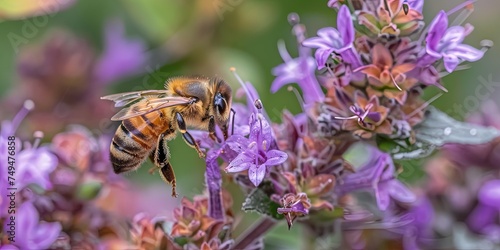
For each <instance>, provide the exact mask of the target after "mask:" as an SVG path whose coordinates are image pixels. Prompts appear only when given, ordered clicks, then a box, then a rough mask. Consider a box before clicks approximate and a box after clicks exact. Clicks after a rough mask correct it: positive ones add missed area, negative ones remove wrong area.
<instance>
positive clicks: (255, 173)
mask: <svg viewBox="0 0 500 250" xmlns="http://www.w3.org/2000/svg"><path fill="white" fill-rule="evenodd" d="M266 170H267V169H266V165H264V164H262V165H260V166H255V165H253V166H252V167H250V168H249V169H248V178H249V179H250V181H251V182H252V183H253V184H254V185H255V186H256V187H257V186H259V184H260V183H261V182H262V180H264V177H265V176H266Z"/></svg>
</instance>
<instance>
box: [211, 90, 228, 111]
mask: <svg viewBox="0 0 500 250" xmlns="http://www.w3.org/2000/svg"><path fill="white" fill-rule="evenodd" d="M214 106H215V108H216V109H217V111H218V112H219V114H223V113H224V112H225V111H226V101H225V100H224V97H223V96H222V94H221V93H217V94H216V95H215V98H214Z"/></svg>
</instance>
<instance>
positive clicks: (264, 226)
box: [232, 217, 277, 249]
mask: <svg viewBox="0 0 500 250" xmlns="http://www.w3.org/2000/svg"><path fill="white" fill-rule="evenodd" d="M276 222H277V221H276V220H273V219H271V218H269V217H264V218H262V219H260V220H259V221H257V222H256V223H254V224H253V225H252V227H251V228H250V229H248V230H246V231H245V232H243V234H241V235H240V236H239V237H238V238H237V239H236V243H235V244H234V246H233V247H232V249H245V248H246V247H247V246H249V245H250V244H252V243H253V242H254V241H256V240H257V239H259V238H260V237H262V236H263V235H264V234H265V233H266V232H267V231H269V230H270V229H271V228H272V227H273V226H274V225H276Z"/></svg>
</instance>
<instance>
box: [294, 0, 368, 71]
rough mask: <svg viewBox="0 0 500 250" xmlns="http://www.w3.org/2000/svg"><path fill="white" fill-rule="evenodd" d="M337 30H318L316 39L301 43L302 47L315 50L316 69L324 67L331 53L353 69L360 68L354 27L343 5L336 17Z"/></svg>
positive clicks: (327, 28) (330, 28) (346, 8)
mask: <svg viewBox="0 0 500 250" xmlns="http://www.w3.org/2000/svg"><path fill="white" fill-rule="evenodd" d="M337 28H338V30H337V29H335V28H332V27H326V28H322V29H320V30H318V37H311V38H308V39H306V40H305V41H303V42H302V45H304V46H306V47H310V48H316V53H315V54H314V56H315V57H316V62H317V64H318V69H322V68H324V67H325V64H326V62H327V60H328V59H329V58H330V56H331V54H332V53H333V52H335V53H338V54H340V55H341V57H342V59H343V60H344V61H345V62H347V63H349V64H352V67H353V68H358V67H360V66H361V62H360V61H359V55H358V54H357V52H356V50H354V46H353V42H354V38H355V30H354V25H353V23H352V19H351V13H350V12H349V8H348V7H347V6H345V5H342V7H340V10H339V13H338V16H337Z"/></svg>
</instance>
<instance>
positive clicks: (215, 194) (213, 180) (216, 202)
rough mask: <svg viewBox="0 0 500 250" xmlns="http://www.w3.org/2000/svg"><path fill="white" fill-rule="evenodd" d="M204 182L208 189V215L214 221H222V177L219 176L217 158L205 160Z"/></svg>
mask: <svg viewBox="0 0 500 250" xmlns="http://www.w3.org/2000/svg"><path fill="white" fill-rule="evenodd" d="M206 164H207V169H206V171H205V182H206V184H207V188H208V195H209V206H208V214H209V215H210V217H212V218H214V219H216V220H224V207H223V205H222V188H221V184H222V176H221V174H220V169H219V164H217V157H211V158H207V160H206Z"/></svg>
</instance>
